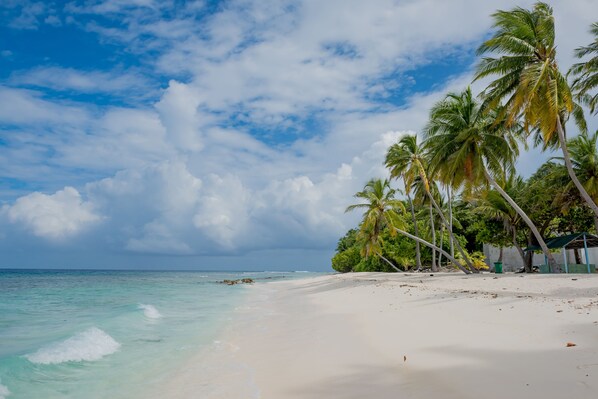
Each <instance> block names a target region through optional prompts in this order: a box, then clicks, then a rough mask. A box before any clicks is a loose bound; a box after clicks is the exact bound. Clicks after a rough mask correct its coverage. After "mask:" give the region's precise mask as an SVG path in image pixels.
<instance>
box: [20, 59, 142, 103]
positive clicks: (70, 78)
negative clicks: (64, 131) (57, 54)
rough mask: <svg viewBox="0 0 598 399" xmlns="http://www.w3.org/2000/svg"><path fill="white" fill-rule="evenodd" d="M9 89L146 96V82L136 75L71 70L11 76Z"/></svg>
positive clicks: (49, 69)
mask: <svg viewBox="0 0 598 399" xmlns="http://www.w3.org/2000/svg"><path fill="white" fill-rule="evenodd" d="M9 82H10V83H11V85H19V86H22V85H25V86H34V87H44V88H49V89H53V90H61V91H66V90H71V91H75V92H80V93H110V94H112V95H117V94H119V93H123V92H126V95H127V96H131V95H133V94H137V95H139V93H140V92H141V91H142V90H143V91H144V92H145V93H144V95H147V94H148V93H147V92H148V91H150V90H149V89H148V87H149V86H150V84H149V82H148V80H147V79H146V78H145V77H143V75H141V74H140V73H138V72H135V71H111V72H104V71H81V70H77V69H73V68H61V67H55V66H52V67H38V68H34V69H30V70H27V71H17V72H13V73H12V74H11V76H10V79H9Z"/></svg>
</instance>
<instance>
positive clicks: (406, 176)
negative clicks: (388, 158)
mask: <svg viewBox="0 0 598 399" xmlns="http://www.w3.org/2000/svg"><path fill="white" fill-rule="evenodd" d="M406 145H407V146H408V147H407V148H405V150H408V151H409V152H417V151H418V149H417V143H416V142H409V143H406ZM418 176H419V174H418V173H417V170H416V169H415V168H408V169H405V170H403V171H402V172H401V173H400V174H399V175H392V174H391V178H395V179H398V178H399V177H400V178H402V180H403V185H404V186H405V196H406V197H407V200H408V202H409V207H410V211H411V220H412V221H413V232H414V234H415V236H419V232H418V227H417V220H416V218H415V207H414V205H413V198H411V188H412V187H413V185H414V182H415V180H416V178H417V177H418ZM434 245H436V243H435V242H434ZM415 259H416V264H417V270H421V268H422V263H421V250H420V246H419V242H417V241H416V242H415ZM432 269H433V270H434V265H433V264H432Z"/></svg>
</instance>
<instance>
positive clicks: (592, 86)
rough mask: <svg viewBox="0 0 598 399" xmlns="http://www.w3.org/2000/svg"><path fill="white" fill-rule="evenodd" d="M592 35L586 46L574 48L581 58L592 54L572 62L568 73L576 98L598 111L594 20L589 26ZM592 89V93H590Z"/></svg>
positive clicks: (597, 25)
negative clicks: (592, 38) (584, 60)
mask: <svg viewBox="0 0 598 399" xmlns="http://www.w3.org/2000/svg"><path fill="white" fill-rule="evenodd" d="M590 33H591V34H592V35H594V41H593V42H592V43H591V44H589V45H588V46H584V47H579V48H577V49H575V56H576V57H577V58H583V57H585V56H587V55H590V56H592V58H590V59H589V60H587V61H586V62H579V63H577V64H574V65H573V66H572V67H571V69H570V70H569V73H570V74H572V75H573V76H574V79H573V84H572V88H573V91H574V93H575V95H576V97H577V99H578V100H579V101H580V102H582V103H584V104H586V105H587V106H588V107H589V108H590V112H592V113H595V112H598V109H597V108H596V106H597V105H598V91H597V90H596V88H597V87H598V22H594V23H593V24H592V27H591V28H590ZM592 91H593V93H592Z"/></svg>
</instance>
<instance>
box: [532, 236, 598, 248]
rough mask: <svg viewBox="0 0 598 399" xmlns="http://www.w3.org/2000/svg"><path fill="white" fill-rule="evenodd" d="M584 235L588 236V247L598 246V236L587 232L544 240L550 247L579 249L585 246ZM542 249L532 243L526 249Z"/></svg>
mask: <svg viewBox="0 0 598 399" xmlns="http://www.w3.org/2000/svg"><path fill="white" fill-rule="evenodd" d="M584 236H585V237H586V244H587V246H588V248H594V247H598V237H597V236H595V235H593V234H590V233H585V232H584V233H575V234H568V235H566V236H560V237H554V238H549V239H544V241H545V242H546V246H547V247H548V249H561V248H563V247H566V248H567V249H579V248H583V247H584V239H583V238H584ZM541 249H542V248H540V246H539V245H532V246H529V247H527V248H525V251H539V250H541Z"/></svg>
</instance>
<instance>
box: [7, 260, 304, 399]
mask: <svg viewBox="0 0 598 399" xmlns="http://www.w3.org/2000/svg"><path fill="white" fill-rule="evenodd" d="M308 275H309V274H305V273H268V272H264V273H215V272H147V271H143V272H141V271H32V270H27V271H16V270H0V399H5V398H8V399H12V398H91V399H93V398H107V397H110V398H135V397H143V396H145V394H146V393H147V392H152V391H157V390H158V391H159V390H160V388H161V387H162V386H163V385H165V384H168V383H169V380H170V378H171V377H173V375H174V373H176V371H177V370H178V369H179V368H180V366H181V365H183V364H185V362H187V361H189V359H192V358H193V357H194V356H197V354H198V353H201V352H202V350H204V349H206V348H208V347H210V346H213V345H214V342H215V341H217V334H218V332H219V331H220V330H221V328H222V327H223V325H224V323H226V322H227V320H228V319H229V317H230V315H231V312H232V311H233V309H234V308H235V307H236V306H238V305H239V304H240V303H241V301H242V298H243V294H244V292H246V290H247V287H246V286H243V285H237V286H232V287H231V286H226V285H222V284H217V283H216V282H217V281H219V280H223V279H236V278H243V277H251V278H255V279H256V280H257V281H260V280H261V279H264V281H270V280H271V279H283V278H298V277H305V276H308ZM265 279H268V280H265ZM206 388H207V391H209V388H210V387H206Z"/></svg>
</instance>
